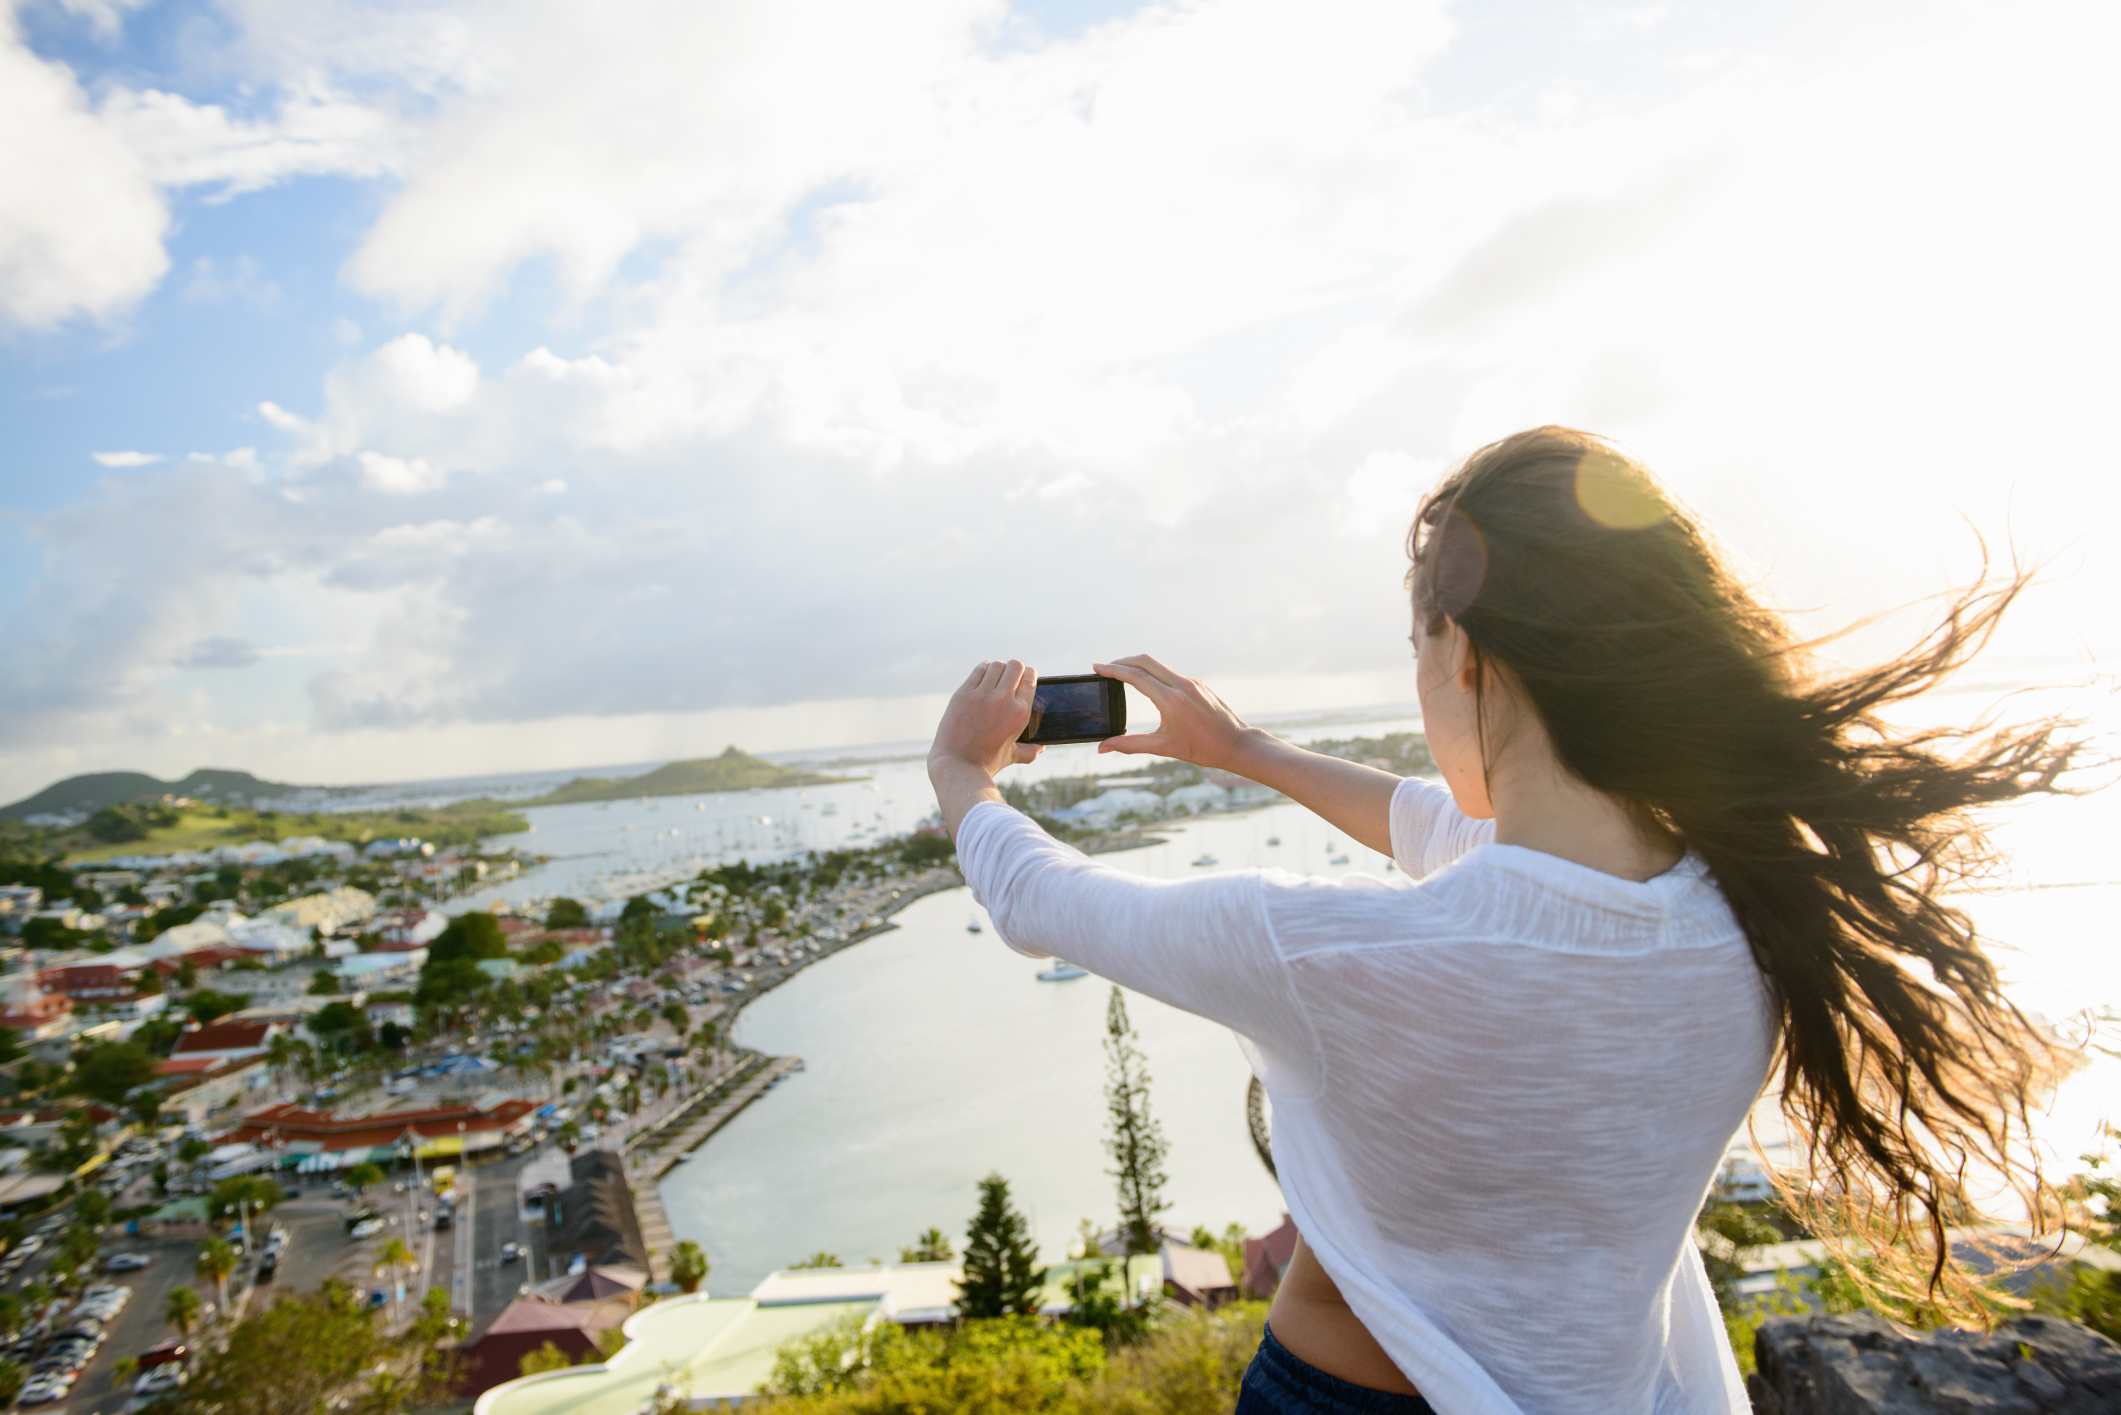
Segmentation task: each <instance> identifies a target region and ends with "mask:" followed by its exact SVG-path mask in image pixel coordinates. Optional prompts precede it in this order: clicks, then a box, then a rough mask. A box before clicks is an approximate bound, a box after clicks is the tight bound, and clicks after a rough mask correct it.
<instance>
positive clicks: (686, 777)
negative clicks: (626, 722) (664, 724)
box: [511, 747, 861, 808]
mask: <svg viewBox="0 0 2121 1415" xmlns="http://www.w3.org/2000/svg"><path fill="white" fill-rule="evenodd" d="M860 779H861V778H859V777H854V776H827V775H825V774H824V773H822V772H815V771H799V770H797V769H796V768H794V767H789V766H779V765H777V764H775V763H773V762H769V761H765V760H762V759H761V758H758V757H754V756H752V755H751V754H750V753H748V752H741V751H738V750H737V749H736V748H735V747H730V748H728V749H726V750H725V751H723V753H722V754H721V755H720V756H718V757H696V758H694V759H692V760H690V761H682V762H669V763H667V764H665V765H663V766H659V767H657V768H656V769H655V770H654V771H651V772H649V773H648V774H647V775H646V776H621V777H608V776H578V777H576V778H575V779H574V780H572V781H570V782H568V783H567V784H566V785H565V786H562V787H559V788H558V789H556V790H553V791H549V792H547V793H546V794H545V795H543V796H540V797H538V798H537V799H535V800H531V801H517V802H512V803H511V804H513V805H515V806H517V807H518V808H520V807H523V806H572V805H577V804H579V803H581V802H584V801H631V800H634V799H636V798H638V797H641V796H697V795H700V794H702V793H703V792H709V791H749V790H750V789H751V788H753V787H754V786H759V787H767V786H823V785H827V784H829V783H832V782H835V781H858V780H860Z"/></svg>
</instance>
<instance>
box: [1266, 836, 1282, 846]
mask: <svg viewBox="0 0 2121 1415" xmlns="http://www.w3.org/2000/svg"><path fill="white" fill-rule="evenodd" d="M1267 843H1268V844H1269V845H1279V844H1281V837H1280V836H1278V835H1270V836H1268V837H1267Z"/></svg>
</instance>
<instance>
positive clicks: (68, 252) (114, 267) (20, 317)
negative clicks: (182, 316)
mask: <svg viewBox="0 0 2121 1415" xmlns="http://www.w3.org/2000/svg"><path fill="white" fill-rule="evenodd" d="M0 133H5V134H7V138H6V149H7V150H6V156H5V158H4V159H0V329H4V328H6V327H7V326H9V325H13V326H17V327H20V328H24V329H30V330H39V329H49V328H51V327H53V326H55V325H58V324H61V323H63V322H65V321H66V320H68V319H71V318H74V317H76V316H81V315H86V316H88V317H89V318H92V319H110V318H114V317H116V316H118V315H121V314H123V313H124V312H125V311H126V310H128V309H129V308H130V307H131V306H132V305H133V304H134V303H135V302H136V301H137V300H139V299H140V297H141V296H143V295H145V294H146V293H147V292H148V291H150V290H152V289H153V288H154V287H155V284H156V282H158V281H159V280H160V279H161V278H162V274H163V272H164V271H165V270H167V269H168V268H169V259H168V257H167V256H165V255H164V254H163V250H162V238H163V235H164V233H165V232H166V231H167V230H168V228H169V212H168V210H167V208H166V207H164V205H163V203H162V198H161V197H160V195H159V194H158V193H157V192H156V191H155V189H154V185H153V183H152V182H151V181H150V180H149V179H148V174H147V172H146V170H145V169H144V167H143V166H142V164H141V162H140V160H139V158H138V157H136V156H135V155H134V154H133V153H132V152H131V151H130V150H129V149H128V148H127V147H126V145H125V143H124V142H123V140H122V139H121V138H120V137H119V136H118V135H117V134H115V133H113V132H112V131H111V130H110V128H109V127H108V126H106V125H105V124H104V123H103V122H101V121H100V120H99V119H98V118H97V117H96V115H95V114H93V113H91V112H90V111H89V109H88V106H87V103H86V101H85V99H84V98H83V96H82V93H81V89H80V86H79V85H78V84H76V83H75V82H74V78H73V75H72V74H71V73H70V72H69V71H68V70H67V69H66V67H65V66H64V65H62V64H56V63H50V62H47V61H45V60H42V59H40V58H38V57H37V56H36V55H35V54H33V53H31V52H30V50H29V48H28V46H27V45H26V44H24V43H23V40H22V35H21V30H20V27H19V22H18V20H17V18H16V15H15V10H14V7H13V6H12V5H0Z"/></svg>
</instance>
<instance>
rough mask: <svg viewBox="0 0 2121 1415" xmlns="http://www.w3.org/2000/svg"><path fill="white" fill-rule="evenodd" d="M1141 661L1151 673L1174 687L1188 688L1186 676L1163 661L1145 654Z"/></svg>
mask: <svg viewBox="0 0 2121 1415" xmlns="http://www.w3.org/2000/svg"><path fill="white" fill-rule="evenodd" d="M1141 661H1142V663H1143V665H1144V666H1145V667H1147V668H1148V669H1149V671H1150V672H1152V673H1154V674H1155V675H1156V676H1157V677H1159V678H1161V679H1163V680H1164V681H1165V682H1166V683H1169V684H1170V685H1171V686H1172V687H1174V688H1183V687H1185V686H1186V683H1187V681H1188V680H1187V678H1186V675H1185V674H1183V673H1180V672H1179V671H1178V670H1177V669H1175V668H1171V667H1169V666H1167V665H1166V664H1165V663H1164V662H1163V661H1162V660H1160V659H1157V658H1153V657H1151V656H1150V655H1148V654H1143V655H1141Z"/></svg>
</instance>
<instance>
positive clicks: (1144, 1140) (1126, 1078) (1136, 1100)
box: [1105, 985, 1171, 1255]
mask: <svg viewBox="0 0 2121 1415" xmlns="http://www.w3.org/2000/svg"><path fill="white" fill-rule="evenodd" d="M1105 1113H1106V1125H1107V1128H1106V1134H1105V1148H1106V1151H1107V1152H1108V1153H1109V1154H1110V1155H1111V1156H1112V1166H1113V1167H1112V1168H1111V1169H1109V1170H1107V1171H1106V1173H1108V1174H1110V1175H1111V1176H1112V1177H1113V1178H1114V1179H1116V1180H1117V1181H1118V1182H1119V1228H1120V1236H1121V1238H1122V1240H1123V1241H1124V1244H1125V1251H1126V1252H1127V1253H1128V1254H1130V1255H1131V1254H1135V1253H1153V1252H1155V1251H1156V1248H1157V1240H1156V1229H1157V1223H1156V1216H1157V1214H1158V1213H1160V1212H1162V1211H1163V1210H1165V1209H1167V1208H1169V1207H1171V1205H1170V1203H1169V1202H1168V1201H1167V1200H1166V1199H1165V1198H1164V1197H1163V1192H1164V1184H1165V1183H1166V1178H1167V1177H1166V1175H1165V1173H1164V1159H1165V1156H1166V1155H1167V1154H1168V1153H1169V1149H1170V1147H1169V1146H1168V1145H1167V1144H1166V1143H1165V1141H1164V1132H1163V1128H1162V1127H1161V1126H1159V1125H1158V1124H1157V1123H1156V1119H1155V1117H1154V1116H1152V1115H1151V1114H1150V1113H1149V1067H1148V1061H1147V1059H1146V1058H1145V1057H1143V1055H1142V1051H1141V1046H1140V1044H1139V1042H1138V1041H1137V1040H1136V1038H1135V1035H1134V1024H1133V1023H1132V1022H1130V1021H1129V1020H1128V1019H1127V1000H1126V994H1125V993H1124V992H1122V991H1121V990H1120V989H1119V987H1118V986H1116V985H1115V986H1114V987H1113V989H1112V1000H1111V1002H1110V1003H1108V1004H1107V1005H1106V1008H1105Z"/></svg>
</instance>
